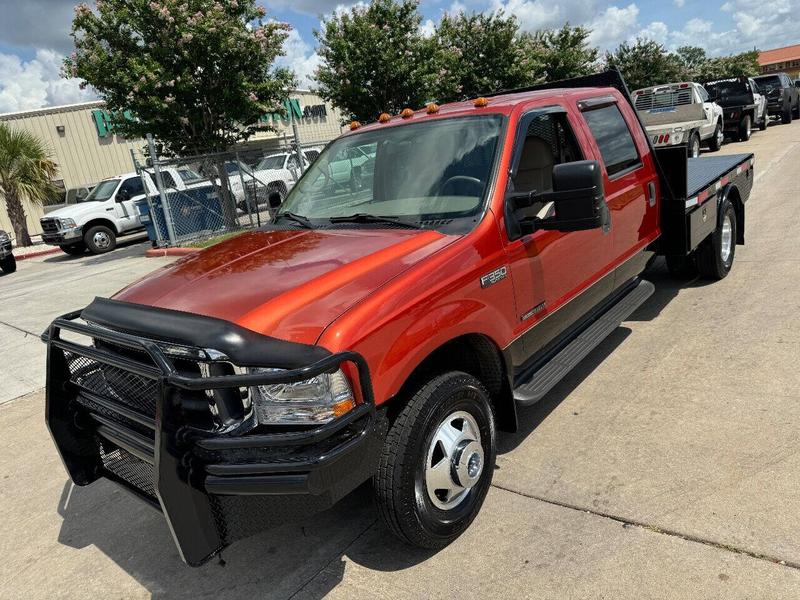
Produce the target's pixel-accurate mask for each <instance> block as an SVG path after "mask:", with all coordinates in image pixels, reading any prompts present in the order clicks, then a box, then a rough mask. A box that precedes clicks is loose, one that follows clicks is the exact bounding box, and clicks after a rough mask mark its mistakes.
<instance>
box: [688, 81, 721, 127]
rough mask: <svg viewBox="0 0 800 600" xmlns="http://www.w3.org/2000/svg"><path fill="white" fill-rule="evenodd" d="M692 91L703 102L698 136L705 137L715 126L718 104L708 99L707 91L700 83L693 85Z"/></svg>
mask: <svg viewBox="0 0 800 600" xmlns="http://www.w3.org/2000/svg"><path fill="white" fill-rule="evenodd" d="M692 87H693V88H694V93H695V96H696V97H697V99H698V100H699V101H700V102H702V103H703V115H704V118H703V124H702V125H701V126H700V137H701V138H702V139H706V138H707V137H710V136H711V135H712V134H713V133H714V128H715V127H716V126H717V117H718V113H717V109H718V106H717V104H716V103H715V102H711V101H709V99H708V92H707V91H706V90H705V88H704V87H703V86H701V85H693V86H692Z"/></svg>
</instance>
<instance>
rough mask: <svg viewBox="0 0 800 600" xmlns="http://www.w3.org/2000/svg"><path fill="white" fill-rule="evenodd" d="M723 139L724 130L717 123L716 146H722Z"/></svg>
mask: <svg viewBox="0 0 800 600" xmlns="http://www.w3.org/2000/svg"><path fill="white" fill-rule="evenodd" d="M724 141H725V132H724V131H722V127H720V126H719V125H717V146H722V142H724Z"/></svg>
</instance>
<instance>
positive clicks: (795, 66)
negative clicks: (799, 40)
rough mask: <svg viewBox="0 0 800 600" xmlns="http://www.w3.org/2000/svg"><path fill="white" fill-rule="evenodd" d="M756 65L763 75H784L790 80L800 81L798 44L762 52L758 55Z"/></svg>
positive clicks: (799, 46)
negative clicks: (759, 67)
mask: <svg viewBox="0 0 800 600" xmlns="http://www.w3.org/2000/svg"><path fill="white" fill-rule="evenodd" d="M758 64H759V65H760V66H761V72H762V73H764V74H768V73H786V74H787V75H789V77H791V78H792V79H800V44H795V45H794V46H786V47H784V48H775V49H774V50H762V51H761V52H759V54H758Z"/></svg>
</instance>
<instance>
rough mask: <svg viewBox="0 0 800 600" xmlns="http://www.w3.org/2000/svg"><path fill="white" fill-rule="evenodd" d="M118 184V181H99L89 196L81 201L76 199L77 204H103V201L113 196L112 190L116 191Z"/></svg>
mask: <svg viewBox="0 0 800 600" xmlns="http://www.w3.org/2000/svg"><path fill="white" fill-rule="evenodd" d="M118 184H119V179H106V180H105V181H101V182H100V183H98V184H97V187H95V188H94V189H93V190H92V191H91V192H89V195H88V196H86V197H85V198H84V199H83V200H81V199H80V198H78V199H77V201H78V202H103V201H104V200H108V199H109V198H111V196H113V195H114V190H116V189H117V185H118Z"/></svg>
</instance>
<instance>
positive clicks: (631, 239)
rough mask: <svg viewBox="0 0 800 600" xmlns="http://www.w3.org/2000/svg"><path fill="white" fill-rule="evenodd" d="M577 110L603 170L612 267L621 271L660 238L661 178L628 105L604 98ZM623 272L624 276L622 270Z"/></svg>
mask: <svg viewBox="0 0 800 600" xmlns="http://www.w3.org/2000/svg"><path fill="white" fill-rule="evenodd" d="M578 107H579V108H580V110H581V116H582V117H583V124H584V127H585V128H586V130H587V132H588V134H589V135H588V136H587V137H588V139H589V140H590V143H591V145H592V149H593V150H592V151H593V154H594V156H593V157H591V158H596V159H597V160H599V161H600V164H601V165H602V166H603V170H604V183H605V195H606V202H607V204H608V208H609V210H610V211H611V228H612V234H613V248H612V251H611V253H610V256H608V257H607V259H608V263H609V265H610V264H613V265H614V266H619V265H623V264H624V263H625V262H626V261H627V260H628V259H630V258H631V257H633V256H634V255H636V254H637V253H638V252H639V251H640V250H642V248H644V247H645V246H646V245H647V244H649V243H650V242H651V241H653V240H654V239H655V238H656V237H657V235H658V231H659V225H658V202H657V200H658V196H657V194H658V176H657V174H656V170H655V168H654V166H653V159H652V156H651V155H650V150H649V146H648V144H647V139H646V138H645V134H644V132H643V131H642V128H641V126H640V125H639V122H638V120H637V119H636V115H635V114H634V112H633V109H632V108H631V107H630V106H629V105H628V104H627V103H624V102H618V101H617V99H616V97H615V96H600V97H595V98H588V99H585V100H581V101H579V102H578ZM621 271H622V273H623V274H624V273H625V270H624V267H623V269H621ZM631 271H636V265H631ZM622 276H624V275H622ZM618 279H619V278H618ZM617 283H622V282H621V281H617Z"/></svg>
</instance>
